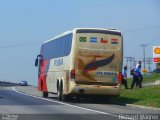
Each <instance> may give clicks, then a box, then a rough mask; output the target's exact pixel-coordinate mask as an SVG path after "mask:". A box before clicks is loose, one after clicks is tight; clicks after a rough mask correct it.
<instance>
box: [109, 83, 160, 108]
mask: <svg viewBox="0 0 160 120" xmlns="http://www.w3.org/2000/svg"><path fill="white" fill-rule="evenodd" d="M111 99H113V100H115V101H118V102H121V103H128V104H136V105H143V106H149V107H157V108H160V85H157V86H149V87H143V88H134V89H128V90H125V89H123V90H122V92H121V95H120V96H119V97H112V98H111Z"/></svg>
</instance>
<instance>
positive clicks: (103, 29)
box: [43, 28, 121, 44]
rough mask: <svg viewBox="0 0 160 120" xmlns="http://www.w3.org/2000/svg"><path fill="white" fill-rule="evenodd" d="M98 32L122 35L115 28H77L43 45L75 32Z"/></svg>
mask: <svg viewBox="0 0 160 120" xmlns="http://www.w3.org/2000/svg"><path fill="white" fill-rule="evenodd" d="M98 30H101V31H108V32H109V31H110V32H114V33H119V34H121V32H120V31H119V30H117V29H114V28H106V29H105V28H75V29H73V30H71V31H66V32H64V33H62V34H60V35H56V36H55V37H53V38H51V39H49V40H47V41H45V42H43V44H45V43H48V42H51V41H53V40H55V39H57V38H60V37H63V36H65V35H68V34H71V33H73V32H78V33H82V32H84V31H85V32H87V31H92V32H93V31H98Z"/></svg>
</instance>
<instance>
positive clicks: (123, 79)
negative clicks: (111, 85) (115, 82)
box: [122, 65, 129, 89]
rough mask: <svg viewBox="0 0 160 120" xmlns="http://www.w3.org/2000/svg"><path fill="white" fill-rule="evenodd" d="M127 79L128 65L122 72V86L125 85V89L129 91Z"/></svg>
mask: <svg viewBox="0 0 160 120" xmlns="http://www.w3.org/2000/svg"><path fill="white" fill-rule="evenodd" d="M126 78H127V65H125V66H124V68H123V70H122V84H123V85H124V87H125V89H129V88H128V86H127V81H126Z"/></svg>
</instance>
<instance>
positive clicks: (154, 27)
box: [0, 25, 160, 49]
mask: <svg viewBox="0 0 160 120" xmlns="http://www.w3.org/2000/svg"><path fill="white" fill-rule="evenodd" d="M159 28H160V25H158V26H152V27H145V28H138V29H133V30H127V31H124V33H129V32H137V31H144V30H150V29H159ZM39 44H41V43H40V42H37V43H26V44H15V45H8V46H0V49H5V48H17V47H27V46H33V45H39Z"/></svg>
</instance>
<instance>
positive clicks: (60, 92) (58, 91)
mask: <svg viewBox="0 0 160 120" xmlns="http://www.w3.org/2000/svg"><path fill="white" fill-rule="evenodd" d="M57 97H58V100H59V101H62V98H63V85H62V83H60V85H59V86H58V88H57Z"/></svg>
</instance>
